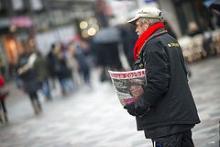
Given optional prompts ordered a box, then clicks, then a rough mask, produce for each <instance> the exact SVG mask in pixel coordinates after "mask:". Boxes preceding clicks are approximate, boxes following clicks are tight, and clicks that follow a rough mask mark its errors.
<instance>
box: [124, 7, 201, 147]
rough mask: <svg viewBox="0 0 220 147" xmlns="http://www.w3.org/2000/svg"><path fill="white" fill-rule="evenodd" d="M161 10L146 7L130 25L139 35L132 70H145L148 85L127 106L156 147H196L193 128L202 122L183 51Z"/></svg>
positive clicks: (139, 126) (138, 125)
mask: <svg viewBox="0 0 220 147" xmlns="http://www.w3.org/2000/svg"><path fill="white" fill-rule="evenodd" d="M161 14H162V13H161V11H160V10H159V9H157V8H152V7H151V8H148V7H147V8H143V9H141V10H140V11H138V13H137V14H136V16H135V17H134V18H133V19H131V20H130V21H129V23H132V24H135V25H136V32H137V34H138V35H139V38H138V40H137V41H136V44H135V47H134V59H135V64H134V67H133V69H141V68H145V69H146V71H147V72H146V74H147V75H146V77H147V79H146V80H147V82H146V83H147V84H146V85H144V86H143V88H142V89H141V88H138V90H139V94H140V98H139V99H138V100H137V101H136V102H134V103H131V104H129V105H126V106H125V109H127V111H128V113H129V114H131V115H133V116H136V120H137V127H138V130H144V132H145V137H146V138H150V139H152V141H153V144H154V145H156V147H193V146H194V145H193V141H192V133H191V129H192V128H193V127H194V126H195V124H197V123H199V122H200V120H199V117H198V114H197V109H196V106H195V103H194V100H193V96H192V94H191V91H190V88H189V85H188V80H187V70H186V67H185V64H184V58H183V55H182V51H181V48H180V46H179V44H178V42H177V40H176V39H174V38H173V37H172V36H170V35H169V34H168V33H167V31H166V29H165V26H164V24H163V18H162V15H161Z"/></svg>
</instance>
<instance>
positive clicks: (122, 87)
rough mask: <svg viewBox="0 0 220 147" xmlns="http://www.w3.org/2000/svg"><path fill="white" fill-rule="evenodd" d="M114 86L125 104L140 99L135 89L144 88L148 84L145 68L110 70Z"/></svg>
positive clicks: (120, 99)
mask: <svg viewBox="0 0 220 147" xmlns="http://www.w3.org/2000/svg"><path fill="white" fill-rule="evenodd" d="M108 72H109V74H110V77H111V79H112V83H113V86H114V88H115V90H116V93H117V95H118V98H119V101H120V102H121V104H122V105H123V106H125V105H126V104H130V103H132V102H135V101H136V100H138V97H136V96H135V89H138V88H142V87H143V86H144V85H145V84H146V80H145V79H146V77H145V69H139V70H132V71H125V72H124V71H123V72H121V71H110V70H109V71H108Z"/></svg>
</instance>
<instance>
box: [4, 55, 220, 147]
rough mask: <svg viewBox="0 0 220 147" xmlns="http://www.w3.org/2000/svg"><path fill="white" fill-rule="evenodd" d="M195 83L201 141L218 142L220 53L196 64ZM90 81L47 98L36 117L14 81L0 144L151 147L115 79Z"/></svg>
mask: <svg viewBox="0 0 220 147" xmlns="http://www.w3.org/2000/svg"><path fill="white" fill-rule="evenodd" d="M191 69H192V78H191V79H190V85H191V88H192V92H193V95H194V97H195V102H196V104H197V107H198V111H199V115H200V118H201V121H202V123H200V124H199V125H197V126H196V127H195V128H194V129H193V138H194V143H195V146H196V147H218V146H219V120H220V98H219V97H220V58H213V59H208V60H205V61H201V62H198V63H195V64H193V65H191ZM93 80H94V81H93V85H94V86H93V89H92V90H91V89H88V88H87V87H84V88H82V89H81V90H79V91H77V92H75V93H74V94H72V95H70V96H68V97H66V98H62V97H61V96H60V92H59V91H55V92H54V93H53V95H54V101H53V102H51V103H47V102H44V103H43V106H44V113H43V114H42V115H40V116H37V117H35V116H34V115H33V111H32V108H31V105H30V102H29V99H28V98H27V97H26V96H25V95H24V94H23V93H22V92H20V91H18V90H16V89H15V86H13V85H10V86H9V87H10V90H11V91H12V92H11V95H10V97H9V98H8V101H7V105H8V111H9V119H10V123H9V124H8V125H6V126H3V125H0V147H151V146H152V145H151V141H150V140H146V139H145V138H144V134H143V132H137V131H136V124H135V119H134V118H133V117H131V116H130V115H128V114H127V112H126V111H125V110H124V109H123V108H122V106H121V105H120V103H119V101H118V99H117V97H116V94H115V93H114V89H113V88H112V86H111V84H110V83H104V84H100V83H98V82H97V77H96V76H95V75H94V78H93Z"/></svg>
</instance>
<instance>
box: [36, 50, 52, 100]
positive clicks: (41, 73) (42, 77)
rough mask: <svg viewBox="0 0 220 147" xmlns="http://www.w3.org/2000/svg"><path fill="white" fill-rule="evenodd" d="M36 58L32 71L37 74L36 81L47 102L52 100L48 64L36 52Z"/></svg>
mask: <svg viewBox="0 0 220 147" xmlns="http://www.w3.org/2000/svg"><path fill="white" fill-rule="evenodd" d="M36 55H37V58H36V61H35V62H34V69H35V70H36V72H37V81H39V82H40V86H41V90H42V92H43V94H44V96H45V99H46V100H47V101H50V100H52V96H51V90H50V85H49V81H48V80H49V79H48V78H49V71H48V63H47V61H46V59H45V58H44V57H43V56H42V54H41V53H40V52H39V51H37V52H36Z"/></svg>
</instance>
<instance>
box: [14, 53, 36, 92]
mask: <svg viewBox="0 0 220 147" xmlns="http://www.w3.org/2000/svg"><path fill="white" fill-rule="evenodd" d="M29 57H30V54H23V55H21V56H20V58H19V60H18V65H17V70H18V69H19V68H21V67H23V66H24V65H25V64H27V63H28V59H29ZM18 78H19V79H21V80H22V82H23V89H24V91H25V92H27V93H34V92H36V91H37V90H38V89H39V88H40V82H39V81H38V79H37V72H36V70H35V69H34V68H33V67H32V68H30V69H28V70H27V71H26V72H24V73H22V74H20V75H19V74H18Z"/></svg>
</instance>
